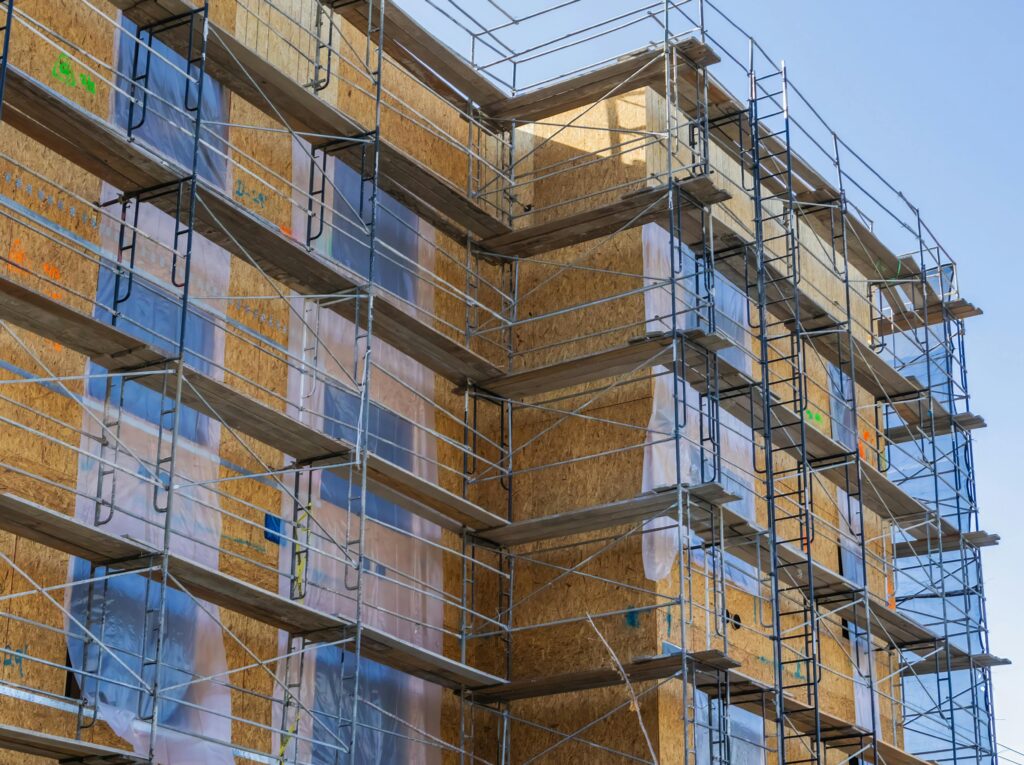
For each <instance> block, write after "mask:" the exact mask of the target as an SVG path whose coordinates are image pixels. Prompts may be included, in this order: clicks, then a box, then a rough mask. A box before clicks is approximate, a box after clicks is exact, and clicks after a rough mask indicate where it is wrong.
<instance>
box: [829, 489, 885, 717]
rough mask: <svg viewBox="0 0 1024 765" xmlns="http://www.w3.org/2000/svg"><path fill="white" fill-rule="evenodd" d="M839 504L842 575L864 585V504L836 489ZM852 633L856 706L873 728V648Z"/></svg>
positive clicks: (853, 629) (852, 629)
mask: <svg viewBox="0 0 1024 765" xmlns="http://www.w3.org/2000/svg"><path fill="white" fill-rule="evenodd" d="M836 502H837V506H838V508H839V559H840V563H841V573H842V574H843V576H845V577H846V578H847V579H849V580H850V581H852V582H853V583H854V584H857V585H863V584H864V570H863V565H862V564H863V558H862V556H861V546H860V536H861V534H860V526H861V517H860V514H861V504H860V500H859V499H856V498H855V497H851V496H849V495H848V494H847V493H846V492H845V491H844V490H843V489H842V488H840V487H838V486H837V487H836ZM847 630H848V632H849V634H850V648H851V650H852V653H853V660H852V674H853V683H854V685H853V690H854V706H855V711H856V716H857V720H856V722H857V724H858V725H860V726H862V727H865V728H870V727H871V704H872V699H871V676H872V672H873V671H874V670H873V668H872V666H871V646H870V642H869V640H868V635H867V633H866V632H863V631H861V629H860V628H859V627H857V626H856V625H855V624H849V623H848V624H847ZM874 705H875V714H876V718H875V719H880V718H878V717H877V714H878V695H877V694H876V695H875V699H874Z"/></svg>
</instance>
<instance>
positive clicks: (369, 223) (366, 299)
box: [347, 0, 387, 762]
mask: <svg viewBox="0 0 1024 765" xmlns="http://www.w3.org/2000/svg"><path fill="white" fill-rule="evenodd" d="M386 2H387V0H367V8H366V23H367V26H366V59H367V60H366V65H367V69H368V70H369V71H370V76H371V78H372V80H373V85H374V117H373V130H372V136H371V139H372V140H371V142H370V145H371V146H372V157H371V158H370V163H371V170H370V172H369V173H367V174H365V175H364V177H363V181H362V183H363V184H367V183H368V184H369V191H370V193H369V199H368V205H367V207H368V209H367V211H366V213H367V214H368V217H369V219H368V220H366V221H364V223H365V224H366V227H367V231H368V240H369V253H368V265H367V274H366V290H365V292H364V293H357V294H356V296H355V300H356V301H357V307H356V321H355V333H356V337H355V351H356V368H355V370H354V371H355V378H356V380H357V381H358V384H359V386H360V389H359V421H358V423H357V425H356V446H355V460H356V461H355V470H358V473H359V477H358V481H359V490H358V491H359V535H358V538H359V539H360V540H361V541H362V540H365V539H366V497H367V473H366V467H367V450H368V449H369V445H370V439H369V435H370V433H369V428H370V406H371V396H370V380H371V377H372V375H371V372H372V368H373V363H372V355H371V348H372V342H371V341H372V338H373V303H374V292H375V288H374V278H375V274H376V256H377V232H376V224H377V215H378V207H379V202H380V200H379V189H378V175H379V172H380V148H381V136H380V129H381V127H380V125H381V100H382V96H383V83H382V80H383V73H384V12H385V3H386ZM374 48H375V49H374ZM371 61H373V64H372V65H371V63H370V62H371ZM360 195H361V196H360V200H362V199H364V198H365V197H366V194H365V186H362V185H361V188H360ZM361 303H365V314H364V316H360V310H359V307H360V304H361ZM361 327H362V329H361ZM361 345H362V347H360V346H361ZM354 482H355V481H354V480H353V481H351V482H350V483H354ZM351 510H352V508H351V507H349V512H351ZM365 559H366V549H365V545H363V544H362V543H360V545H359V548H358V554H357V555H356V556H355V565H356V584H355V592H356V596H355V600H356V602H355V630H354V638H355V639H354V643H353V649H352V655H353V656H354V658H355V671H354V672H353V676H352V689H351V698H352V731H351V736H350V744H349V753H350V758H351V760H352V761H353V762H356V761H358V760H359V751H360V750H359V725H360V723H359V707H360V697H359V694H360V692H361V690H360V680H361V675H362V673H361V666H360V665H361V663H362V662H361V656H362V640H363V608H364V605H365V604H364V602H363V596H364V593H363V577H364V575H365V572H364V569H365V565H364V562H365ZM351 564H352V562H351V561H349V562H348V564H347V565H351Z"/></svg>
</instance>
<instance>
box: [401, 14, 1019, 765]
mask: <svg viewBox="0 0 1024 765" xmlns="http://www.w3.org/2000/svg"><path fill="white" fill-rule="evenodd" d="M498 1H499V2H500V3H501V4H502V5H506V6H507V7H509V8H510V9H513V10H514V11H515V12H517V13H520V14H521V13H523V12H524V11H525V9H526V7H527V6H528V7H530V8H536V7H538V6H540V7H543V5H545V4H546V3H545V2H543V0H522V4H521V5H520V4H518V3H512V2H508V0H498ZM715 2H716V4H717V5H718V6H719V7H720V8H721V9H722V10H723V11H724V12H725V13H726V14H728V15H729V16H730V17H731V18H732V19H733V20H734V21H736V23H738V24H739V25H740V26H742V27H744V28H745V29H746V30H747V31H748V32H750V33H751V34H753V35H754V36H755V37H756V38H758V40H759V41H760V42H761V44H762V45H763V46H764V47H765V48H766V49H767V51H768V53H770V54H771V55H772V57H773V58H775V59H776V60H778V59H785V61H786V64H787V67H788V71H789V75H790V78H791V79H792V80H793V81H794V82H795V83H796V85H797V87H799V89H800V91H801V92H802V93H803V94H804V96H806V97H807V98H808V99H809V100H810V101H811V102H812V103H813V104H814V105H815V107H816V108H817V109H818V111H819V112H820V113H821V114H822V115H823V116H824V117H825V119H826V120H828V121H829V122H830V123H831V125H832V127H834V128H835V129H836V130H837V131H838V132H839V133H840V135H841V136H843V138H844V140H845V141H846V142H847V143H849V144H850V145H851V146H853V147H854V148H855V149H856V150H857V151H858V152H859V153H860V154H861V155H862V156H864V157H865V159H867V160H868V161H869V162H870V163H871V164H872V165H873V166H874V167H875V168H876V169H878V170H879V171H880V172H882V173H883V174H884V175H885V176H886V178H887V179H888V180H889V181H890V182H891V183H892V184H893V185H894V186H896V187H897V188H898V189H900V190H902V191H903V192H904V193H905V194H906V196H907V198H908V199H910V200H911V201H912V202H913V203H914V204H915V205H917V206H918V207H919V208H920V209H921V211H922V214H923V217H924V219H925V220H926V221H927V222H928V224H929V225H930V227H931V229H932V231H933V232H934V233H935V235H936V236H937V237H938V239H939V241H940V242H942V243H943V244H944V245H945V247H946V250H947V251H948V252H949V253H950V255H951V256H952V257H953V259H954V260H956V261H957V262H958V263H959V267H960V268H959V277H960V287H961V292H962V294H963V295H964V296H965V297H966V298H967V299H969V300H970V301H971V302H973V303H974V304H975V305H978V306H980V307H981V308H983V309H984V311H985V314H984V316H981V317H977V318H973V319H970V320H969V322H968V370H969V375H970V377H969V382H970V386H971V390H972V393H973V402H972V407H971V408H972V410H973V411H974V412H975V413H976V414H980V415H982V416H984V417H985V419H986V420H987V422H988V424H989V425H988V428H987V429H985V430H982V431H978V432H977V433H976V436H975V457H976V464H977V482H978V489H979V498H980V505H981V516H982V528H984V529H985V530H987V531H991V532H995V533H999V534H1001V535H1002V537H1003V542H1002V544H1001V545H1000V546H999V547H996V548H993V549H989V550H987V551H986V552H985V559H984V565H985V573H986V580H987V585H986V591H987V595H988V615H989V624H990V627H991V646H992V650H993V652H994V653H996V654H998V655H1002V656H1006V657H1008V658H1010V659H1012V660H1013V661H1014V664H1015V666H1013V667H1006V668H997V669H996V670H994V675H995V689H996V699H995V709H996V716H997V718H998V723H997V734H998V736H999V740H1000V742H1001V743H1002V744H1004V745H1007V746H1009V747H1012V748H1013V749H1016V750H1018V751H1019V752H1024V597H1022V595H1021V587H1020V585H1021V583H1022V582H1024V524H1022V523H1021V522H1020V520H1019V518H1020V517H1021V515H1020V511H1019V510H1018V508H1017V497H1018V496H1019V495H1020V494H1021V493H1022V492H1021V491H1020V490H1019V489H1018V484H1021V483H1024V464H1022V461H1021V459H1020V457H1019V454H1020V452H1019V451H1018V450H1019V449H1020V448H1021V447H1020V443H1021V437H1022V436H1024V406H1022V405H1021V393H1020V392H1018V390H1017V389H1018V386H1019V384H1020V382H1021V381H1022V380H1024V350H1022V341H1021V335H1020V330H1019V323H1018V322H1019V320H1020V319H1021V318H1022V317H1024V265H1022V264H1024V257H1022V255H1021V253H1020V252H1018V249H1019V248H1018V244H1017V243H1018V241H1020V240H1018V239H1017V237H1016V236H1015V234H1016V233H1017V232H1016V231H1015V229H1016V228H1018V227H1020V226H1021V225H1022V224H1024V216H1022V215H1021V213H1020V207H1021V202H1022V197H1024V194H1022V190H1024V106H1022V100H1024V85H1022V84H1021V83H1022V70H1024V67H1022V52H1024V46H1022V45H1021V33H1022V30H1024V0H984V1H983V2H976V3H964V2H955V1H954V0H930V1H926V0H856V1H847V2H840V1H839V0H775V2H767V1H766V0H715ZM462 4H463V5H464V7H467V8H472V9H473V11H474V13H478V14H479V15H480V17H482V18H485V19H487V18H488V17H491V18H493V14H496V11H495V10H494V8H493V6H489V5H488V4H487V3H486V2H484V0H479V1H478V2H470V1H469V0H462ZM404 5H405V7H407V8H408V9H409V10H412V11H414V12H416V13H417V15H418V16H421V14H422V16H421V17H429V15H430V9H429V8H427V7H425V6H424V5H423V0H406V2H405V3H404ZM585 5H586V6H587V8H588V9H589V10H593V9H594V7H595V3H593V2H588V3H585ZM628 6H629V7H630V8H632V7H635V4H634V3H629V4H628ZM614 8H615V6H614V5H613V4H610V3H609V4H608V5H607V7H606V8H605V9H604V10H602V12H601V13H600V14H597V15H595V16H593V17H591V16H590V15H589V12H588V14H579V16H580V17H579V19H576V20H570V23H567V24H566V27H565V28H567V29H571V28H578V27H582V26H585V24H586V23H593V22H595V21H598V20H602V19H604V18H606V17H607V16H610V15H612V11H613V10H614ZM566 13H572V11H571V10H568V9H567V11H566ZM427 23H428V25H429V26H434V25H433V24H430V23H429V22H427ZM488 23H498V22H497V21H494V22H488ZM673 31H677V30H673ZM438 32H439V33H441V31H440V29H438ZM711 32H712V34H715V32H716V29H715V28H714V26H712V27H711ZM552 33H553V31H552ZM508 36H509V38H510V39H512V38H513V37H514V33H513V32H512V30H509V33H508ZM451 42H452V43H453V45H455V46H456V47H461V46H459V45H458V44H457V43H456V42H455V40H454V39H453V40H451ZM734 53H735V54H736V55H738V56H741V57H742V55H743V51H742V49H741V50H739V51H734ZM615 54H616V50H612V49H610V48H609V49H608V50H606V51H604V53H602V55H607V56H612V55H615ZM593 60H594V59H593V58H591V59H590V60H589V61H593ZM589 61H588V63H589ZM721 66H724V65H721ZM719 71H720V70H719ZM551 74H553V72H552V73H550V74H548V75H547V76H551ZM716 74H718V72H716ZM719 76H724V75H719ZM728 83H729V84H730V85H734V81H733V80H729V81H728ZM739 95H744V92H743V91H739ZM820 169H821V170H822V171H823V172H824V173H827V172H828V171H829V168H828V167H821V168H820ZM847 169H849V168H847ZM826 177H829V178H831V176H830V175H826ZM1022 238H1024V237H1022ZM888 243H890V245H891V246H892V247H893V249H894V250H898V251H899V250H902V249H903V248H904V247H905V246H906V242H900V243H893V242H888ZM1005 759H1006V760H1007V761H1014V762H1019V763H1024V755H1022V754H1017V753H1014V752H1008V753H1006V755H1005Z"/></svg>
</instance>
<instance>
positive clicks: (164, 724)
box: [66, 187, 234, 765]
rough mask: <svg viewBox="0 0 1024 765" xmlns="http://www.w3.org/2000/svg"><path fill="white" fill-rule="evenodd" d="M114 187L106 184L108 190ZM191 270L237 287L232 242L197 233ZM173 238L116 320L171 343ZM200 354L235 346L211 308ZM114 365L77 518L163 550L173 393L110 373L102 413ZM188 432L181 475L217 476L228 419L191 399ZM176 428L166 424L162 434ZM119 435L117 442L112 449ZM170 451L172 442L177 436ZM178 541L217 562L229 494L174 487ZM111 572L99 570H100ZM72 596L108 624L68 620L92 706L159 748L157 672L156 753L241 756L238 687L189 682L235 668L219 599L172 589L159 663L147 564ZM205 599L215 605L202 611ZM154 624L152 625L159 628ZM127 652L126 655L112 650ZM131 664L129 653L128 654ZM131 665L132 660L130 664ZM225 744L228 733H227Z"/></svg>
mask: <svg viewBox="0 0 1024 765" xmlns="http://www.w3.org/2000/svg"><path fill="white" fill-rule="evenodd" d="M114 193H116V192H115V191H114V190H113V189H110V188H109V187H106V188H105V189H104V194H114ZM139 223H140V228H143V229H144V230H146V231H148V232H153V237H154V240H155V241H156V242H165V241H168V238H169V237H170V236H172V234H171V231H172V228H173V224H172V222H171V219H170V218H169V216H166V215H165V214H163V213H161V212H159V211H157V210H156V209H155V208H152V207H151V206H149V205H146V206H144V207H143V208H142V210H141V211H140V219H139ZM101 240H102V243H103V248H104V251H105V252H116V251H117V242H118V227H117V225H115V224H114V223H112V222H111V221H109V220H107V219H104V223H103V226H102V227H101ZM193 253H194V265H193V274H192V276H193V279H194V280H195V281H197V282H198V283H199V284H201V285H202V287H201V288H199V289H198V290H197V297H201V296H202V295H203V294H224V293H225V292H226V288H227V282H228V271H229V268H230V266H229V263H230V261H229V256H228V255H227V254H226V253H224V252H223V251H222V250H220V248H218V247H216V246H215V245H212V244H210V243H209V242H207V241H206V240H204V239H202V238H200V237H197V238H196V239H195V241H194V250H193ZM168 264H169V254H168V251H167V249H166V248H164V247H161V246H158V245H156V244H155V243H154V242H152V241H150V240H148V239H146V238H144V237H141V236H140V237H139V239H138V244H137V256H136V267H137V268H138V270H139V271H145V272H147V273H148V276H147V278H146V279H145V280H143V279H142V278H139V279H135V280H133V281H134V283H133V284H132V285H131V290H130V292H128V288H127V287H126V282H124V281H122V282H121V283H120V284H119V285H117V286H116V289H118V294H120V295H122V296H124V295H126V294H127V295H128V298H127V299H126V300H125V301H124V302H123V303H122V304H121V305H120V310H121V317H120V320H119V322H118V326H119V327H120V328H121V329H123V330H124V331H127V332H129V333H131V334H134V335H137V336H139V337H140V338H142V339H144V340H145V341H147V342H150V343H152V344H153V345H156V346H158V347H161V348H164V349H170V347H171V345H172V342H171V338H175V337H176V334H177V331H178V327H179V321H180V316H181V313H180V302H178V301H177V299H176V298H175V297H174V296H173V295H172V294H171V293H170V292H165V291H164V290H163V289H161V288H160V287H158V286H157V283H158V282H159V281H161V280H162V279H165V278H166V277H167V275H168V273H169V272H168V269H169V265H168ZM98 281H99V285H98V289H97V299H98V301H99V302H100V303H103V304H106V305H107V306H109V305H111V303H112V301H113V295H114V290H115V278H114V272H113V269H112V268H111V267H110V266H108V265H104V266H102V267H101V269H100V271H99V277H98ZM96 314H97V318H100V319H102V320H105V321H109V319H110V314H109V312H108V311H106V310H104V309H103V308H101V307H98V308H97V311H96ZM186 338H187V343H188V346H189V347H190V348H191V349H192V350H193V351H194V353H190V354H188V359H189V363H191V364H193V365H195V366H197V367H199V368H200V369H203V370H204V371H206V372H207V373H209V374H211V375H214V376H218V370H217V368H216V367H212V366H211V364H210V361H211V360H212V361H216V362H218V363H219V362H221V361H222V360H223V355H224V338H223V333H222V332H221V331H220V330H219V329H218V328H217V327H216V326H215V325H214V323H213V322H212V321H211V320H209V319H203V318H201V317H199V316H192V315H190V316H189V321H188V325H187V329H186ZM101 371H102V370H100V369H99V368H98V367H95V366H92V365H90V373H91V374H95V375H97V376H96V377H93V378H91V379H90V380H89V382H88V383H87V385H86V396H85V411H84V414H83V431H84V434H83V437H82V441H81V448H82V452H83V453H82V455H81V456H80V458H79V469H78V489H79V491H80V492H81V494H80V496H79V497H78V498H77V501H76V504H75V517H76V518H77V519H78V520H80V521H82V522H83V523H87V524H90V525H92V524H100V525H101V527H102V528H103V529H104V530H105V531H108V532H109V533H112V534H116V535H124V536H128V537H131V538H132V539H135V540H138V541H140V542H143V543H144V544H147V545H149V546H150V547H152V548H153V549H155V550H161V549H163V543H164V522H165V520H166V519H167V517H168V516H167V515H166V514H165V513H163V512H159V511H158V510H157V509H156V507H155V501H157V500H159V502H160V503H161V504H162V503H163V502H164V501H165V498H164V497H163V496H162V494H163V493H162V492H160V495H161V496H160V497H159V498H158V497H157V495H156V484H157V483H160V482H161V481H162V480H166V476H158V475H157V473H156V468H155V465H154V463H155V457H156V453H157V442H158V423H159V420H160V417H161V412H162V411H164V410H166V409H167V407H168V402H167V400H166V399H162V397H161V396H160V394H159V393H157V392H156V391H153V390H150V389H148V388H144V387H143V386H142V385H140V384H139V383H137V382H128V383H121V381H120V378H110V380H109V386H110V387H109V395H110V396H111V398H110V400H111V402H112V406H113V407H115V408H112V409H111V410H110V412H108V413H107V414H106V415H105V413H104V406H103V399H104V398H105V397H106V396H107V395H108V388H107V386H108V380H107V379H106V378H104V377H102V376H99V375H100V373H101ZM122 384H124V391H123V409H122V412H121V416H120V431H119V434H118V438H117V439H115V438H114V434H113V433H111V434H110V438H109V439H108V440H109V444H110V445H109V446H107V447H105V448H104V447H102V446H101V443H100V439H101V436H102V433H103V430H102V428H101V425H100V423H101V422H103V421H104V419H105V418H106V419H107V420H108V421H110V417H111V412H116V406H117V403H118V401H121V400H122V396H121V391H120V386H121V385H122ZM179 436H180V437H179V440H178V448H177V452H176V463H175V473H176V476H178V477H179V479H181V480H182V482H189V481H206V480H211V479H214V478H216V477H217V476H218V471H219V457H218V450H219V443H220V427H219V424H218V423H217V422H216V421H214V420H211V419H210V418H207V417H203V416H201V415H199V414H198V413H196V412H195V411H193V410H190V409H187V408H184V409H182V411H181V412H180V413H179ZM167 437H168V436H167V434H166V433H165V434H164V438H165V439H166V438H167ZM115 444H116V445H117V446H118V448H114V447H115ZM164 448H165V449H166V444H165V447H164ZM111 463H116V464H117V465H118V466H119V467H120V468H121V470H120V471H118V472H117V473H116V482H115V480H114V476H113V475H110V474H107V475H105V477H104V479H103V486H104V490H103V496H104V497H105V498H106V499H108V500H110V499H112V500H113V503H114V508H113V509H111V508H110V507H109V506H108V505H98V504H97V503H96V502H95V501H93V500H91V499H90V497H93V496H96V493H97V490H98V487H99V485H100V471H101V469H102V468H103V467H104V466H108V467H109V466H110V464H111ZM170 519H171V531H172V534H171V537H170V551H171V552H173V553H175V554H176V555H180V556H182V557H185V558H189V559H190V560H194V561H196V562H198V563H200V564H202V565H204V566H209V567H211V568H216V567H217V565H218V558H219V555H218V549H217V548H218V545H219V543H220V513H219V503H218V497H217V495H216V494H215V493H214V492H212V491H210V490H208V489H206V488H204V487H202V486H190V487H186V488H183V489H181V490H179V491H177V492H176V493H175V497H174V503H173V509H172V510H171V513H170ZM96 573H97V574H98V573H101V572H96ZM90 576H91V574H90V565H89V564H88V563H87V562H86V561H84V560H82V559H77V558H73V559H72V560H71V563H70V566H69V577H70V580H71V581H73V582H75V581H82V580H85V579H88V578H90ZM67 606H68V610H69V611H70V613H71V614H72V615H73V616H74V618H75V619H76V620H78V621H80V622H82V623H83V624H85V625H86V627H87V628H89V630H90V631H92V632H93V633H94V634H97V635H101V636H102V642H103V646H105V647H106V648H107V649H109V650H104V649H103V647H101V646H100V645H97V644H96V643H95V642H92V641H90V640H86V639H85V638H84V633H83V632H82V630H81V628H80V627H79V626H77V625H76V624H74V623H72V622H71V621H70V620H69V621H68V624H67V625H66V628H67V631H68V635H69V637H68V653H69V656H70V659H71V664H72V666H73V667H74V668H75V669H76V670H80V671H81V672H83V673H91V674H93V675H95V677H94V678H89V677H85V676H84V674H76V675H75V678H76V681H77V682H78V683H79V686H80V691H81V693H82V696H83V697H84V698H85V699H86V701H87V702H88V703H89V704H91V705H94V708H95V714H96V717H97V718H98V719H99V720H102V721H103V722H106V723H107V724H108V725H109V726H110V728H111V729H112V730H113V731H114V733H115V734H117V735H118V736H119V737H120V738H122V739H124V740H125V741H126V742H128V744H129V745H130V746H131V748H132V750H133V751H135V752H136V753H138V754H142V755H145V754H147V753H148V751H149V747H150V737H151V730H152V728H151V724H150V722H149V721H148V719H147V718H150V717H151V716H152V698H151V694H150V693H148V692H147V691H145V690H144V689H143V688H141V687H140V683H139V681H138V680H137V679H136V678H135V677H133V673H134V674H135V675H137V676H139V677H141V678H142V680H143V681H144V683H145V684H146V685H147V686H148V685H151V684H152V683H153V681H154V680H158V681H159V685H160V686H161V687H162V688H163V689H164V690H163V691H162V692H161V694H160V699H159V714H158V720H157V722H158V726H157V736H156V739H155V741H154V742H153V743H154V752H155V761H156V762H158V763H179V762H203V763H214V764H215V765H216V764H217V763H223V764H224V765H229V764H230V763H233V762H234V756H233V753H232V748H231V746H230V741H231V724H230V712H231V697H230V691H229V689H228V687H227V685H225V684H223V682H219V681H216V680H204V681H199V682H191V681H192V680H193V679H194V678H197V677H207V676H214V675H220V674H221V673H224V672H225V671H226V670H227V659H226V655H225V649H224V642H223V635H222V630H221V627H220V625H219V623H218V618H219V609H218V608H217V607H216V606H212V605H210V604H205V603H204V604H202V606H200V605H199V604H198V603H197V602H196V601H195V600H193V599H192V598H191V597H190V596H189V595H188V594H186V593H184V592H182V591H179V590H176V589H173V588H168V590H167V592H166V601H165V610H164V614H163V628H164V632H163V634H164V644H163V648H162V650H163V654H162V661H161V664H160V675H159V677H157V676H156V672H155V669H154V667H152V666H149V665H148V664H147V662H145V661H144V659H143V656H145V657H146V658H148V659H152V658H153V657H154V655H155V650H156V646H155V632H154V629H155V623H156V619H157V618H158V613H159V606H160V585H159V584H158V583H157V582H155V581H153V580H151V579H149V578H147V577H144V576H143V575H141V574H138V575H117V576H115V577H112V578H110V579H109V580H105V581H103V582H99V583H96V584H94V585H92V586H90V585H89V584H85V583H83V584H76V585H74V586H72V587H71V588H69V594H68V598H67ZM204 609H205V610H204ZM147 625H148V626H147ZM115 656H116V657H117V658H116V659H115V658H114V657H115ZM118 660H120V662H123V664H122V663H119V661H118ZM124 665H127V667H129V668H130V671H129V670H128V669H126V668H125V666H124ZM216 742H224V743H223V744H220V743H216Z"/></svg>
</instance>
